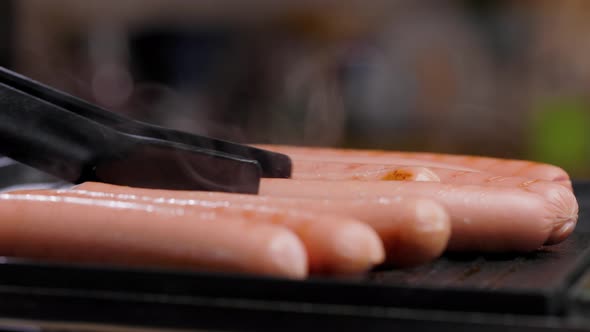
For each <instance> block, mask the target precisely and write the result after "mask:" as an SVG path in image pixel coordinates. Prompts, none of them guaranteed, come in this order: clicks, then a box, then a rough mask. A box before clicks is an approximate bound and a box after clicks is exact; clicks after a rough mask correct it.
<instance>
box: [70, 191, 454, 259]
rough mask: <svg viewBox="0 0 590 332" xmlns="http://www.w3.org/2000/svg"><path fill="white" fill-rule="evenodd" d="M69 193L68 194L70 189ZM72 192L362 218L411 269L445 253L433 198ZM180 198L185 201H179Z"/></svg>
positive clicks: (440, 211)
mask: <svg viewBox="0 0 590 332" xmlns="http://www.w3.org/2000/svg"><path fill="white" fill-rule="evenodd" d="M70 192H71V191H70ZM73 192H77V193H78V194H82V195H87V196H91V197H92V196H98V197H107V198H109V199H117V200H127V199H131V200H138V201H148V202H154V201H159V202H168V203H172V204H174V203H177V204H187V202H186V201H188V204H200V205H202V206H215V205H216V204H226V203H231V204H233V205H234V206H236V207H239V206H249V205H252V204H254V205H263V206H272V207H280V208H285V209H303V210H309V211H315V212H320V213H330V214H335V213H336V214H341V215H344V216H349V217H351V218H355V219H357V220H361V221H363V222H365V223H367V224H368V225H369V226H371V227H372V228H373V229H375V230H376V231H377V233H378V234H379V236H380V237H381V240H382V241H383V244H384V246H385V250H386V259H387V263H389V264H393V265H396V266H411V265H417V264H421V263H425V262H428V261H431V260H433V259H435V258H437V257H438V256H440V255H441V254H442V253H443V251H444V250H445V249H446V246H447V243H448V240H449V238H450V233H451V226H450V220H449V215H448V213H447V212H446V210H445V209H444V208H443V207H442V205H440V204H439V203H436V202H434V201H432V200H427V199H416V198H412V197H390V198H385V197H383V198H362V199H314V198H281V197H267V196H256V195H240V194H227V193H213V192H198V191H191V192H189V191H169V190H153V189H140V188H129V187H121V186H113V185H107V184H102V183H93V182H87V183H83V184H81V185H79V186H77V187H76V188H75V190H73ZM183 200H184V201H183Z"/></svg>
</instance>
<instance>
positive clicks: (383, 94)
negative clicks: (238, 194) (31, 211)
mask: <svg viewBox="0 0 590 332" xmlns="http://www.w3.org/2000/svg"><path fill="white" fill-rule="evenodd" d="M588 36H590V2H589V1H585V0H565V1H551V0H536V1H528V0H503V1H500V0H497V1H482V0H480V1H476V0H471V1H467V0H464V1H459V0H457V1H450V0H449V1H446V0H441V1H420V0H407V1H404V0H339V1H337V0H334V1H330V0H324V1H320V0H315V1H314V0H298V1H292V0H283V1H273V0H248V1H244V0H242V1H239V0H215V1H214V0H119V1H107V0H102V1H98V0H89V1H78V0H52V1H44V0H18V1H11V0H0V65H1V66H5V67H9V68H11V69H14V70H16V71H19V72H21V73H23V74H25V75H28V76H31V77H33V78H34V79H37V80H40V81H42V82H44V83H47V84H50V85H52V86H55V87H57V88H59V89H63V90H65V91H67V92H69V93H71V94H74V95H76V96H79V97H82V98H84V99H87V100H90V101H92V102H95V103H97V104H99V105H101V106H103V107H105V108H107V109H110V110H113V111H116V112H121V113H125V114H127V115H129V116H132V117H135V118H138V119H141V120H144V121H148V122H152V123H157V124H161V125H165V126H169V127H173V128H176V129H181V130H187V131H192V132H196V133H201V134H206V135H211V136H215V137H219V138H225V139H231V140H235V141H239V142H260V143H282V144H300V145H324V146H342V147H362V148H387V149H397V150H420V151H435V152H446V153H466V154H479V155H491V156H499V157H509V158H525V159H533V160H539V161H545V162H550V163H555V164H558V165H560V166H562V167H564V168H565V169H567V170H568V171H569V172H571V174H572V175H573V176H575V177H588V176H590V137H589V136H590V38H588Z"/></svg>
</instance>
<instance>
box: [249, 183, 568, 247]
mask: <svg viewBox="0 0 590 332" xmlns="http://www.w3.org/2000/svg"><path fill="white" fill-rule="evenodd" d="M538 185H542V186H543V187H544V188H542V190H544V191H546V195H545V196H542V195H539V194H538V193H535V192H533V190H531V188H535V187H536V186H538ZM260 192H261V194H263V195H268V196H278V197H315V198H319V199H322V198H327V197H330V198H332V199H334V198H348V199H351V198H364V199H367V198H378V197H397V196H402V197H405V196H410V197H412V196H420V197H424V198H428V199H432V200H435V201H437V202H439V203H442V204H443V206H445V207H446V208H447V211H448V212H449V214H450V216H451V225H452V226H451V231H452V234H451V239H450V243H449V249H451V250H479V251H492V252H498V251H512V250H516V251H531V250H535V249H537V248H538V247H539V246H541V245H543V244H553V243H557V242H559V241H562V240H563V239H565V238H566V237H567V236H568V235H569V234H570V233H571V232H572V231H573V229H574V227H575V224H576V221H577V213H578V204H577V202H576V199H575V196H574V195H573V193H572V192H571V191H570V190H569V189H567V188H565V187H564V186H562V185H559V184H554V183H547V182H546V183H542V184H538V183H535V184H531V185H530V186H528V187H527V188H519V187H514V188H513V187H492V186H477V185H454V184H442V183H436V182H413V181H374V182H363V181H301V180H287V179H265V180H264V181H263V182H262V184H261V188H260Z"/></svg>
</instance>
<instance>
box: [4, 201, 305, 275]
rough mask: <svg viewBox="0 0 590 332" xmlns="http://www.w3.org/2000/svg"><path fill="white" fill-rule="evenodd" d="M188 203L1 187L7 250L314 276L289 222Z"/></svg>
mask: <svg viewBox="0 0 590 332" xmlns="http://www.w3.org/2000/svg"><path fill="white" fill-rule="evenodd" d="M185 212H186V211H185V210H184V209H183V208H181V207H174V208H172V207H163V206H156V205H152V204H140V203H135V202H120V201H113V200H97V199H93V198H81V197H59V196H51V195H33V194H29V195H20V194H0V254H1V255H3V256H17V257H25V258H33V259H45V260H53V261H61V262H79V263H108V264H116V265H135V266H157V267H174V268H199V269H203V268H204V269H209V270H215V271H233V272H236V271H237V272H244V273H256V274H264V275H269V276H280V277H288V278H297V279H300V278H304V277H305V276H306V275H307V256H306V251H305V247H304V245H303V243H301V241H300V240H299V238H298V237H297V236H296V235H295V234H293V233H292V232H291V231H289V230H288V229H286V228H284V227H281V226H277V225H269V224H264V223H251V222H249V221H248V220H245V219H239V218H225V217H224V218H221V217H212V218H207V217H206V216H204V215H201V216H199V215H195V214H185Z"/></svg>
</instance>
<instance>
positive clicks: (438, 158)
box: [260, 145, 571, 186]
mask: <svg viewBox="0 0 590 332" xmlns="http://www.w3.org/2000/svg"><path fill="white" fill-rule="evenodd" d="M260 147H261V148H264V149H268V150H271V151H276V152H281V153H285V154H288V155H289V156H290V157H292V158H293V159H295V160H316V161H339V162H349V163H370V164H396V165H406V166H425V167H437V168H448V169H455V170H461V171H484V172H488V173H492V174H497V175H503V176H521V177H526V178H531V179H540V180H546V181H555V182H559V183H562V184H564V185H565V186H571V182H570V178H569V175H568V174H567V173H566V172H565V171H564V170H563V169H561V168H559V167H557V166H553V165H548V164H543V163H537V162H531V161H524V160H509V159H499V158H490V157H479V156H462V155H449V154H437V153H422V152H398V151H379V150H355V149H332V148H306V147H294V146H281V145H260Z"/></svg>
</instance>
